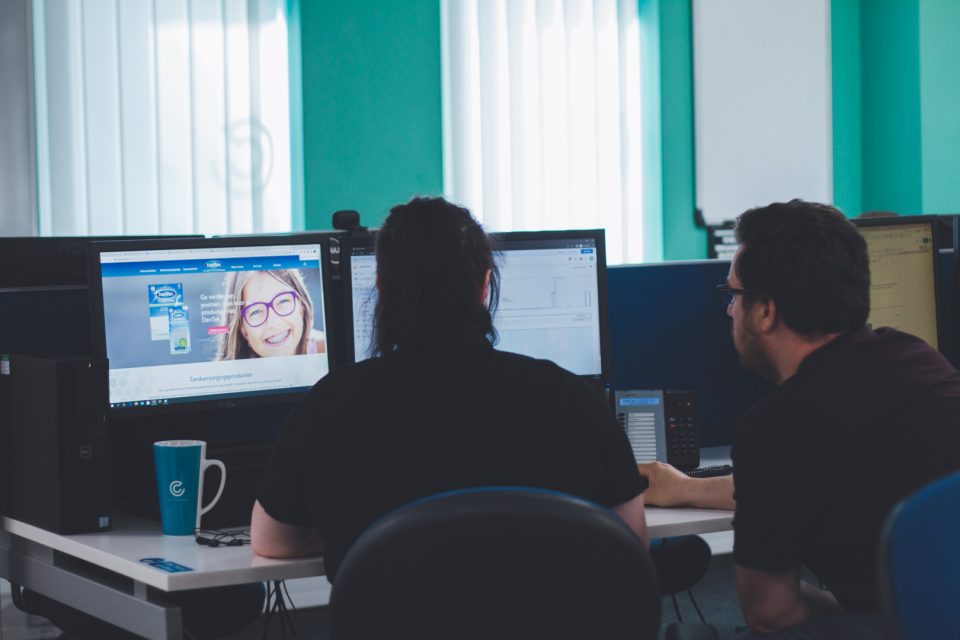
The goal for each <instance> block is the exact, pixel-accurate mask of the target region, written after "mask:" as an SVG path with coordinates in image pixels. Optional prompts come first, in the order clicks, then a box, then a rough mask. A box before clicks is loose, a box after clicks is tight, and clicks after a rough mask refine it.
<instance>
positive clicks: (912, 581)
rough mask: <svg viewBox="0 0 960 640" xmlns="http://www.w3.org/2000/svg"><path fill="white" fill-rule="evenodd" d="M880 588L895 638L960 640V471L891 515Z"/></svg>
mask: <svg viewBox="0 0 960 640" xmlns="http://www.w3.org/2000/svg"><path fill="white" fill-rule="evenodd" d="M878 584H879V587H880V603H881V607H882V609H883V613H884V617H885V619H886V622H887V625H888V627H889V629H890V633H891V636H892V637H894V638H901V639H903V640H919V639H921V638H923V639H924V640H926V639H928V638H960V473H954V474H952V475H950V476H947V477H945V478H943V479H941V480H938V481H936V482H934V483H932V484H930V485H928V486H926V487H924V488H923V489H921V490H920V491H918V492H917V493H915V494H914V495H912V496H910V497H909V498H907V499H906V500H904V501H903V502H901V503H900V504H899V505H898V506H897V507H896V508H895V509H894V510H893V512H892V513H891V514H890V517H889V518H888V519H887V524H886V527H885V528H884V531H883V534H882V536H881V540H880V559H879V565H878Z"/></svg>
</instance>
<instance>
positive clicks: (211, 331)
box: [207, 326, 230, 336]
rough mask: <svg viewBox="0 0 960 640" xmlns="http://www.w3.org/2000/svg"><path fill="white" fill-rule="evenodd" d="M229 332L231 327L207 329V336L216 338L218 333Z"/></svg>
mask: <svg viewBox="0 0 960 640" xmlns="http://www.w3.org/2000/svg"><path fill="white" fill-rule="evenodd" d="M229 332H230V327H227V326H223V327H207V335H208V336H215V335H217V334H218V333H229Z"/></svg>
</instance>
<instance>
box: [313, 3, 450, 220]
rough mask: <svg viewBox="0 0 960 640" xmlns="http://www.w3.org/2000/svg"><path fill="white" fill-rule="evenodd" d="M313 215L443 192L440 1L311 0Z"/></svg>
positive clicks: (376, 209) (372, 210) (376, 214)
mask: <svg viewBox="0 0 960 640" xmlns="http://www.w3.org/2000/svg"><path fill="white" fill-rule="evenodd" d="M300 35H301V38H300V49H301V53H302V76H303V145H304V148H303V167H304V191H305V206H306V213H305V223H306V227H307V228H308V229H324V228H329V227H330V214H331V213H332V212H334V211H336V210H338V209H356V210H358V211H359V212H360V214H361V217H362V220H363V222H364V224H367V225H370V226H373V225H379V224H380V222H381V221H382V220H383V218H384V217H385V216H386V214H387V212H388V211H389V208H390V207H391V206H393V205H395V204H397V203H399V202H405V201H407V200H409V199H410V198H411V197H412V196H414V195H417V194H423V195H436V194H440V193H441V192H442V190H443V156H442V140H441V132H442V115H441V93H440V2H439V0H404V1H403V2H396V1H394V0H351V1H350V2H325V1H319V2H317V1H314V0H301V2H300Z"/></svg>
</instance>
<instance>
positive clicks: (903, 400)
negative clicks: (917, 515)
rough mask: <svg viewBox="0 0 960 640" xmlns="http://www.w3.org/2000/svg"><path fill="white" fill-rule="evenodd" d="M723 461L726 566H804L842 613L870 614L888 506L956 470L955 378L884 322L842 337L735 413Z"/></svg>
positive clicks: (958, 395)
mask: <svg viewBox="0 0 960 640" xmlns="http://www.w3.org/2000/svg"><path fill="white" fill-rule="evenodd" d="M733 464H734V470H735V471H734V479H735V484H736V494H735V496H736V500H737V511H736V516H735V519H734V529H735V542H734V559H735V560H736V562H737V564H740V565H742V566H744V567H749V568H752V569H760V570H764V571H781V570H785V569H787V568H790V567H796V566H799V565H801V564H803V565H806V566H807V567H808V568H809V569H810V570H811V571H812V572H813V573H814V575H816V576H817V578H818V579H819V580H820V581H822V582H823V583H824V585H825V586H826V587H827V588H828V589H830V590H831V591H833V593H834V595H835V596H836V597H837V600H838V601H839V602H840V604H841V606H843V607H844V609H846V610H847V611H861V610H872V609H875V608H876V607H877V601H876V598H877V595H876V577H875V566H874V565H875V563H876V561H877V560H876V558H877V544H878V541H879V536H880V532H881V529H882V527H883V523H884V521H885V519H886V517H887V515H889V513H890V510H891V508H892V507H893V506H894V505H895V504H896V503H897V502H899V501H900V500H902V499H903V498H905V497H907V496H908V495H909V494H911V493H913V492H914V491H916V490H917V489H919V488H920V487H922V486H923V485H925V484H927V483H928V482H930V481H932V480H934V479H936V478H938V477H940V476H943V475H945V474H947V473H949V472H950V471H952V470H956V469H960V374H958V373H957V371H956V370H955V369H954V368H953V367H952V366H951V365H950V363H949V362H947V361H946V360H945V359H944V358H943V356H941V355H940V354H939V353H937V352H936V351H934V350H933V349H931V348H930V347H929V346H927V344H926V343H924V342H923V341H922V340H920V339H918V338H915V337H913V336H910V335H907V334H904V333H900V332H898V331H894V330H893V329H880V330H878V331H875V332H874V331H871V330H869V329H866V328H864V329H860V330H858V331H855V332H853V333H851V334H847V335H844V336H841V337H839V338H837V339H836V340H834V341H832V342H830V343H828V344H827V345H825V346H824V347H822V348H820V349H818V350H817V351H815V352H813V353H812V354H810V355H809V356H808V357H807V358H806V359H805V360H804V361H803V363H802V364H801V366H800V368H799V369H798V371H797V373H796V374H795V375H794V376H793V377H791V378H789V379H788V380H787V381H786V382H784V383H783V384H782V385H781V386H780V387H779V388H778V389H777V390H775V391H774V392H773V393H772V394H771V395H770V396H768V397H766V398H765V399H763V400H762V401H760V402H759V403H758V404H757V405H756V406H755V407H754V408H753V409H751V410H750V411H749V412H748V413H747V414H746V416H744V417H743V418H742V419H741V421H740V423H739V424H738V426H737V435H736V442H735V445H734V448H733Z"/></svg>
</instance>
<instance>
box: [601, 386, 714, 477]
mask: <svg viewBox="0 0 960 640" xmlns="http://www.w3.org/2000/svg"><path fill="white" fill-rule="evenodd" d="M614 404H615V407H614V410H615V413H616V414H617V420H619V421H620V424H621V425H622V426H623V428H624V429H625V430H626V432H627V439H628V440H629V441H630V446H631V447H632V448H633V457H634V459H635V460H636V461H637V462H638V463H639V462H653V461H654V460H659V461H660V462H667V463H669V464H671V465H673V466H674V467H676V468H677V469H680V470H681V471H688V470H691V469H696V468H697V467H698V466H700V427H699V423H698V420H697V399H696V395H695V394H694V393H693V391H672V390H671V391H659V390H631V391H616V392H614Z"/></svg>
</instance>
